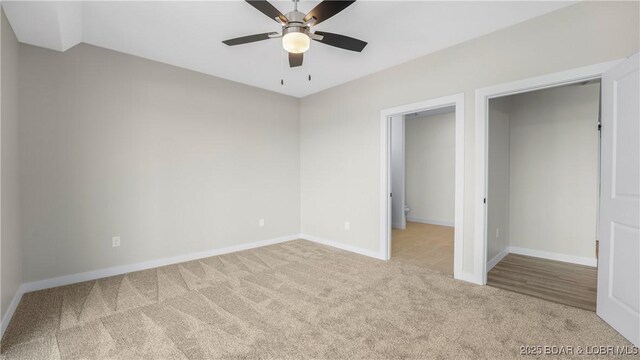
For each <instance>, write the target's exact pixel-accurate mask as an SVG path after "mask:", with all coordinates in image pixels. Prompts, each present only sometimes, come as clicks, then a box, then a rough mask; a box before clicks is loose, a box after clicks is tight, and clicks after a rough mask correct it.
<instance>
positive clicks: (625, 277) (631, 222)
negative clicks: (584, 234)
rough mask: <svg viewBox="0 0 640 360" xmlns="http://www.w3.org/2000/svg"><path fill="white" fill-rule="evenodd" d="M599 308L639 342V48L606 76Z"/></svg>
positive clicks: (614, 323)
mask: <svg viewBox="0 0 640 360" xmlns="http://www.w3.org/2000/svg"><path fill="white" fill-rule="evenodd" d="M601 111H602V133H601V136H602V140H601V148H602V150H601V194H600V224H599V240H600V253H599V259H598V302H597V314H598V316H600V317H601V318H602V319H603V320H604V321H606V322H607V323H609V325H611V326H612V327H613V328H614V329H616V330H617V331H618V332H620V333H621V334H622V335H623V336H624V337H626V338H627V339H628V340H629V341H631V342H632V343H634V344H635V345H636V346H640V54H635V55H633V56H631V57H630V58H628V59H626V60H625V61H624V62H622V63H620V64H619V65H617V66H616V67H614V68H613V69H611V70H609V71H607V72H605V73H604V74H603V76H602V109H601Z"/></svg>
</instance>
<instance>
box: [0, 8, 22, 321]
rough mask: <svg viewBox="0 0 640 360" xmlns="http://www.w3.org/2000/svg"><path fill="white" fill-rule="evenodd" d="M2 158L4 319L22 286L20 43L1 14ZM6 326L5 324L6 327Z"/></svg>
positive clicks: (0, 295)
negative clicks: (19, 142) (19, 158)
mask: <svg viewBox="0 0 640 360" xmlns="http://www.w3.org/2000/svg"><path fill="white" fill-rule="evenodd" d="M0 22H1V23H2V24H0V32H1V34H0V36H1V37H2V39H1V41H0V43H1V46H2V49H1V50H0V63H1V64H2V66H1V69H0V83H1V88H0V98H1V99H2V100H1V103H0V108H1V109H2V110H1V113H0V116H1V124H0V133H1V135H2V136H1V139H0V154H1V160H0V161H1V164H0V166H1V168H2V178H1V180H0V182H1V190H0V199H1V201H0V202H1V203H2V209H1V220H0V229H1V235H0V236H1V237H0V240H1V242H0V254H1V256H0V263H1V264H0V272H1V273H2V275H1V279H0V282H1V283H2V286H1V288H0V302H1V304H2V305H1V306H0V307H1V311H0V316H1V317H4V315H5V312H6V311H7V308H8V307H9V304H10V303H11V300H12V299H13V296H14V295H15V293H16V290H18V287H19V286H20V284H21V283H22V254H21V242H20V218H19V214H20V200H19V190H20V189H19V188H20V186H19V184H20V181H19V175H18V174H19V167H18V41H17V40H16V36H15V34H14V33H13V30H12V29H11V26H9V22H8V21H7V18H6V17H5V15H4V11H1V14H0ZM3 325H6V324H3Z"/></svg>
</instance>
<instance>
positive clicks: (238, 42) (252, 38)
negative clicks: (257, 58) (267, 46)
mask: <svg viewBox="0 0 640 360" xmlns="http://www.w3.org/2000/svg"><path fill="white" fill-rule="evenodd" d="M273 34H277V33H273V32H268V33H262V34H255V35H248V36H242V37H239V38H235V39H229V40H225V41H223V43H225V44H226V45H229V46H234V45H242V44H248V43H252V42H256V41H261V40H267V39H271V36H270V35H273Z"/></svg>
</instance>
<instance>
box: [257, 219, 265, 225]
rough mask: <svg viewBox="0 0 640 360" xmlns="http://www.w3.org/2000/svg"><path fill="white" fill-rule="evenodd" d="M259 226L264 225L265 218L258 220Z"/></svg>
mask: <svg viewBox="0 0 640 360" xmlns="http://www.w3.org/2000/svg"><path fill="white" fill-rule="evenodd" d="M258 226H260V227H264V219H260V220H258Z"/></svg>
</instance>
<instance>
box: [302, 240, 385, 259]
mask: <svg viewBox="0 0 640 360" xmlns="http://www.w3.org/2000/svg"><path fill="white" fill-rule="evenodd" d="M299 238H300V239H303V240H309V241H312V242H315V243H318V244H322V245H327V246H331V247H334V248H337V249H341V250H345V251H349V252H352V253H356V254H360V255H364V256H368V257H372V258H375V259H378V260H387V259H385V258H383V257H381V256H380V252H378V251H371V250H367V249H363V248H360V247H357V246H353V245H347V244H343V243H341V242H337V241H333V240H328V239H324V238H321V237H317V236H313V235H306V234H300V236H299Z"/></svg>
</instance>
